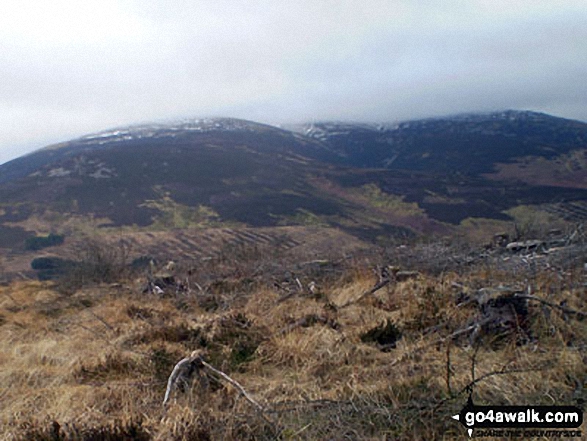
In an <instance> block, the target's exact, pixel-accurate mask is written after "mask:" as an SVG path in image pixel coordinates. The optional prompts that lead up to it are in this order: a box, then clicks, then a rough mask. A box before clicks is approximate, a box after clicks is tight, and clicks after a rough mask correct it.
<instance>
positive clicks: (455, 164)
mask: <svg viewBox="0 0 587 441" xmlns="http://www.w3.org/2000/svg"><path fill="white" fill-rule="evenodd" d="M292 129H293V130H297V131H298V132H300V133H303V134H304V135H305V136H307V137H309V138H311V139H316V140H319V141H321V142H324V143H326V144H328V145H329V146H330V148H331V149H333V150H334V151H335V152H336V153H338V154H339V162H340V163H341V164H345V165H350V166H354V167H365V168H388V169H392V168H393V169H403V170H418V171H429V172H438V173H447V172H458V173H469V174H478V173H484V172H492V171H493V170H494V168H495V165H496V164H497V163H505V162H511V161H512V160H514V159H516V158H521V157H528V156H539V157H543V158H546V159H551V158H555V157H557V156H559V155H562V154H568V153H569V152H571V151H573V150H575V149H584V148H586V147H587V124H586V123H583V122H579V121H573V120H568V119H563V118H557V117H554V116H550V115H546V114H543V113H536V112H529V111H514V110H508V111H504V112H495V113H487V114H464V115H457V116H453V117H444V118H430V119H423V120H416V121H407V122H401V123H398V124H393V125H386V124H349V123H333V122H324V123H312V124H306V125H298V126H293V127H292Z"/></svg>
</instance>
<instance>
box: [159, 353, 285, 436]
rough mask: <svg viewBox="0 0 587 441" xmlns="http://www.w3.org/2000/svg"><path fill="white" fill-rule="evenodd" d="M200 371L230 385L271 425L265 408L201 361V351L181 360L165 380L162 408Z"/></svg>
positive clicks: (236, 383) (231, 380)
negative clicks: (165, 386) (206, 372)
mask: <svg viewBox="0 0 587 441" xmlns="http://www.w3.org/2000/svg"><path fill="white" fill-rule="evenodd" d="M202 369H207V370H209V371H210V372H212V373H214V374H216V375H218V376H219V377H221V378H222V379H224V380H225V381H227V382H228V383H230V384H231V385H232V386H233V387H234V388H235V389H236V390H237V391H238V392H239V393H240V394H241V395H242V396H243V397H244V398H245V399H246V400H247V401H248V402H249V403H251V404H252V405H253V406H255V408H256V409H257V410H258V411H259V413H260V415H261V417H262V418H263V419H264V420H265V421H266V422H268V423H269V424H271V425H273V422H272V421H271V420H270V419H269V418H268V417H267V415H265V408H264V407H263V406H261V404H259V403H258V402H257V401H256V400H255V399H253V397H251V395H249V394H248V393H247V391H245V389H244V387H243V386H242V385H241V384H240V383H239V382H238V381H236V380H234V379H232V378H230V377H229V376H228V375H226V374H225V373H224V372H222V371H220V370H218V369H216V368H215V367H214V366H212V365H210V364H208V363H206V362H205V361H204V359H203V354H202V352H201V351H194V352H192V353H191V355H190V356H189V357H186V358H183V359H181V360H180V361H179V362H178V363H177V364H176V365H175V367H174V368H173V371H172V372H171V375H170V376H169V379H168V380H167V389H166V390H165V397H164V398H163V406H165V405H166V404H167V403H168V401H169V397H170V396H171V392H172V391H173V390H174V389H176V388H178V387H181V388H183V387H185V386H187V384H188V383H189V380H190V378H191V376H192V375H193V374H194V373H197V374H198V375H200V372H201V370H202Z"/></svg>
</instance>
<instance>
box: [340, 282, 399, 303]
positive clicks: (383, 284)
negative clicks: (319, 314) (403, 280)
mask: <svg viewBox="0 0 587 441" xmlns="http://www.w3.org/2000/svg"><path fill="white" fill-rule="evenodd" d="M390 282H391V280H390V279H384V280H382V281H381V282H379V283H377V284H376V285H375V286H374V287H373V288H371V289H370V290H369V291H367V292H364V293H363V294H361V295H360V296H359V297H357V298H356V299H353V300H349V301H348V302H346V303H345V304H343V305H342V306H340V307H339V309H342V308H346V307H347V306H350V305H353V304H355V303H358V302H360V301H361V300H363V299H364V298H365V297H367V296H370V295H372V294H375V293H376V292H377V291H379V290H380V289H381V288H383V287H384V286H387V285H389V283H390Z"/></svg>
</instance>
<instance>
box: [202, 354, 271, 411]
mask: <svg viewBox="0 0 587 441" xmlns="http://www.w3.org/2000/svg"><path fill="white" fill-rule="evenodd" d="M200 362H201V363H202V365H203V366H204V367H205V368H207V369H209V370H210V371H212V372H214V373H215V374H216V375H219V376H220V377H222V378H224V379H225V380H226V381H228V382H229V383H230V384H231V385H232V386H234V388H235V389H236V390H238V391H239V392H240V393H241V395H242V396H243V397H245V399H246V400H247V401H248V402H249V403H251V404H252V405H253V406H255V407H256V408H257V409H258V410H259V411H261V414H262V415H263V416H264V414H263V412H264V411H265V409H264V408H263V406H261V405H260V404H259V403H258V402H257V401H255V400H254V399H253V397H251V396H250V395H249V394H248V393H247V391H245V389H244V388H243V387H242V386H241V385H240V383H238V382H237V381H236V380H233V379H232V378H230V377H229V376H228V375H226V374H225V373H224V372H222V371H219V370H218V369H216V368H215V367H213V366H211V365H209V364H208V363H206V362H205V361H204V360H202V359H200Z"/></svg>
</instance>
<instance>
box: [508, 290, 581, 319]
mask: <svg viewBox="0 0 587 441" xmlns="http://www.w3.org/2000/svg"><path fill="white" fill-rule="evenodd" d="M515 297H517V298H520V299H525V300H534V301H536V302H540V303H542V304H544V305H546V306H550V307H551V308H557V309H560V310H561V311H562V312H564V313H565V314H574V315H576V316H578V317H580V318H581V319H584V318H587V313H585V312H582V311H578V310H576V309H571V308H567V307H566V306H562V305H557V304H556V303H552V302H549V301H548V300H544V299H541V298H540V297H536V296H533V295H530V294H517V293H516V294H515Z"/></svg>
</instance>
